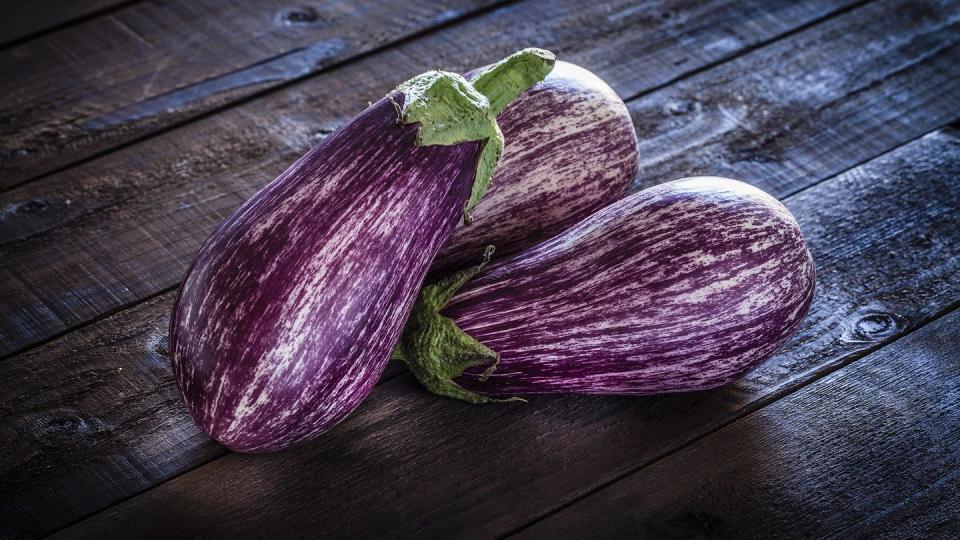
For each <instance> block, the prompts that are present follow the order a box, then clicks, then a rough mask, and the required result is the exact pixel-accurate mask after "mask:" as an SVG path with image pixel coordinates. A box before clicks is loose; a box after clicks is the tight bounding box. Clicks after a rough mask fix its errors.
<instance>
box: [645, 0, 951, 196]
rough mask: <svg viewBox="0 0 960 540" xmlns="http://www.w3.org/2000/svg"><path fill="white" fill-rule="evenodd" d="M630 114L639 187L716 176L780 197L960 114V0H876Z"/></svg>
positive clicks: (667, 91)
mask: <svg viewBox="0 0 960 540" xmlns="http://www.w3.org/2000/svg"><path fill="white" fill-rule="evenodd" d="M858 18H859V20H857V19H858ZM851 26H852V28H851ZM630 111H631V114H632V115H633V120H634V124H635V125H636V126H637V128H638V136H639V140H640V156H641V158H640V159H641V161H640V175H639V176H638V185H639V186H650V185H652V184H655V183H658V182H662V181H663V180H664V179H668V178H679V177H682V176H690V175H697V174H719V175H721V176H730V177H733V178H743V179H746V180H748V181H750V182H754V183H757V182H761V185H763V187H764V188H765V189H766V190H768V191H769V192H771V193H773V194H775V195H777V196H778V197H782V196H785V195H788V194H790V193H793V192H795V191H796V190H799V189H802V188H804V187H805V186H807V185H809V184H810V181H811V179H814V180H815V179H820V178H824V177H826V176H829V175H831V174H835V173H836V172H837V171H841V170H844V169H847V168H849V167H852V166H854V165H856V164H858V163H862V162H864V161H866V160H868V159H870V158H872V157H874V156H876V155H878V154H879V153H881V152H885V151H887V150H889V149H890V148H893V147H895V146H897V145H899V144H902V143H903V141H906V140H910V139H912V138H914V137H919V136H920V135H922V134H924V133H927V132H929V131H930V130H932V129H934V128H936V127H940V126H943V125H946V124H949V123H950V122H953V121H954V120H956V119H957V118H960V3H957V2H945V3H941V4H935V3H929V2H906V3H899V4H892V3H890V2H878V3H876V4H874V5H871V6H867V7H865V8H863V9H859V10H857V11H856V12H855V13H850V14H849V15H848V17H845V18H843V19H840V18H838V19H835V20H832V21H829V22H827V23H825V24H821V25H818V26H817V27H815V28H812V29H810V30H809V31H806V32H802V33H800V34H798V35H796V36H794V37H792V38H791V39H789V40H782V41H780V42H778V43H775V44H772V45H771V46H769V47H764V48H763V49H762V50H758V51H755V52H753V53H751V54H747V55H744V56H742V57H740V58H737V59H736V60H734V61H731V62H728V63H726V64H723V65H721V66H719V67H718V68H716V69H712V70H710V71H708V72H705V73H703V74H700V75H698V76H695V77H691V78H689V79H687V80H684V81H681V82H679V83H678V84H674V85H671V86H669V87H666V88H664V89H663V90H661V91H658V92H654V93H652V94H649V95H646V96H643V97H642V98H641V99H638V100H636V101H634V102H633V103H631V104H630Z"/></svg>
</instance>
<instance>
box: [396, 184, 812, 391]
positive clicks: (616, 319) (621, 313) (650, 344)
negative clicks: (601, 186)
mask: <svg viewBox="0 0 960 540" xmlns="http://www.w3.org/2000/svg"><path fill="white" fill-rule="evenodd" d="M813 289H814V266H813V260H812V258H811V256H810V253H809V251H808V250H807V247H806V244H805V243H804V240H803V236H802V234H801V232H800V228H799V226H798V225H797V223H796V221H795V220H794V218H793V216H792V215H791V214H790V212H789V211H788V210H787V209H786V208H785V207H784V206H783V205H782V204H780V202H778V201H777V200H776V199H774V198H773V197H771V196H769V195H767V194H766V193H764V192H762V191H761V190H759V189H756V188H754V187H751V186H749V185H747V184H744V183H742V182H737V181H735V180H729V179H724V178H690V179H683V180H677V181H674V182H669V183H666V184H662V185H660V186H657V187H654V188H650V189H647V190H644V191H641V192H639V193H636V194H634V195H632V196H630V197H627V198H625V199H622V200H620V201H618V202H616V203H614V204H612V205H610V206H608V207H606V208H604V209H603V210H601V211H599V212H597V213H595V214H593V215H592V216H590V217H588V218H587V219H585V220H583V221H581V222H580V223H578V224H577V225H575V226H574V227H572V228H570V229H569V230H567V231H566V232H564V233H563V234H560V235H559V236H556V237H554V238H552V239H550V240H547V241H546V242H543V243H541V244H539V245H537V246H535V247H533V248H531V249H529V250H526V251H523V252H521V253H518V254H516V255H515V256H513V257H511V258H508V259H505V260H503V261H500V262H496V263H493V264H490V265H489V266H488V267H486V268H482V266H481V267H477V268H474V269H467V270H462V271H459V272H456V273H454V274H452V275H450V276H448V277H446V278H443V279H441V280H440V281H438V282H437V283H435V284H433V285H430V286H427V287H425V288H424V290H423V291H422V292H421V294H420V296H419V298H418V300H417V303H416V305H415V307H414V310H413V313H412V314H411V318H410V322H409V323H408V325H407V328H406V329H405V331H404V334H403V337H402V338H401V341H400V345H399V347H398V349H397V351H396V353H395V355H396V357H397V358H399V359H401V360H403V361H405V362H406V363H407V364H408V365H409V366H410V368H411V371H412V372H413V373H414V375H416V376H417V378H418V379H419V380H420V381H421V382H422V383H423V384H424V386H426V387H427V388H428V389H430V390H431V391H433V392H435V393H438V394H441V395H446V396H450V397H456V398H460V399H464V400H467V401H471V402H475V403H479V402H484V401H490V400H491V399H492V398H494V397H504V396H513V395H523V394H543V393H559V392H572V393H583V394H654V393H663V392H681V391H690V390H702V389H707V388H713V387H716V386H719V385H722V384H725V383H727V382H729V381H731V380H733V379H735V378H737V377H739V376H741V375H742V374H743V373H744V372H746V371H747V370H749V369H750V368H752V367H754V366H756V365H757V364H758V363H759V362H762V361H763V360H764V359H766V358H768V357H769V356H770V355H771V354H772V353H773V351H774V350H775V349H776V348H777V347H778V346H779V345H781V344H782V343H783V342H784V341H785V340H786V339H787V338H789V337H790V335H791V334H793V332H794V331H795V330H796V328H797V326H798V325H799V324H800V322H801V321H802V319H803V317H804V316H805V314H806V312H807V309H808V308H809V306H810V302H811V300H812V298H813Z"/></svg>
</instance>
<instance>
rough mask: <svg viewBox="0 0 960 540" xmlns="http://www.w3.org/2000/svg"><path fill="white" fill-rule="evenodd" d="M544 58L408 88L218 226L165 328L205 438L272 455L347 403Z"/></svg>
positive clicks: (470, 202)
mask: <svg viewBox="0 0 960 540" xmlns="http://www.w3.org/2000/svg"><path fill="white" fill-rule="evenodd" d="M553 63H554V57H553V55H552V54H551V53H549V52H547V51H543V50H540V49H526V50H523V51H520V52H518V53H516V54H514V55H512V56H510V57H508V58H506V59H505V60H503V61H501V62H499V63H497V64H495V65H493V66H492V67H490V68H489V69H487V70H485V71H483V72H482V73H480V74H479V75H477V76H476V77H474V78H473V79H472V80H471V81H469V82H468V81H467V80H466V79H465V78H463V77H462V76H460V75H457V74H453V73H448V72H442V71H431V72H427V73H424V74H422V75H419V76H417V77H414V78H413V79H410V80H409V81H407V82H405V83H403V84H401V85H400V86H399V87H398V88H397V89H396V90H395V91H393V92H391V93H390V94H389V95H387V96H386V97H384V98H383V99H381V100H379V101H377V102H376V103H374V104H372V105H371V106H370V107H369V108H368V109H366V110H365V111H363V112H362V113H360V114H359V115H357V116H356V117H355V118H354V119H352V120H351V121H350V122H349V123H347V124H346V125H345V126H343V127H342V128H340V129H339V130H337V131H336V132H335V133H333V134H331V135H330V136H328V137H327V138H325V139H324V140H323V141H322V142H320V143H319V144H318V145H317V146H316V147H314V148H313V149H311V150H310V151H309V152H308V153H307V154H306V155H304V156H303V157H301V158H300V159H299V160H298V161H297V162H296V163H294V164H293V165H292V166H291V167H290V168H289V169H287V170H286V171H285V172H284V173H282V174H281V175H280V176H279V177H277V178H276V179H275V180H273V181H272V182H270V183H269V184H268V185H266V186H265V187H264V188H263V189H262V190H261V191H259V192H258V193H257V194H255V195H254V196H253V197H252V198H251V199H250V200H248V201H247V202H246V203H244V204H243V205H242V206H241V207H240V208H239V209H238V210H237V211H236V213H234V214H233V215H232V216H230V217H229V218H228V219H227V220H226V221H224V222H223V223H222V224H221V225H220V226H219V227H218V228H217V229H216V231H215V232H214V233H213V234H212V235H211V236H210V238H209V239H208V240H207V241H206V242H205V243H204V245H203V246H202V247H201V248H200V250H199V252H198V253H197V255H196V257H195V259H194V261H193V263H192V265H191V267H190V269H189V270H188V271H187V274H186V277H185V278H184V280H183V282H182V285H181V287H180V290H179V292H178V295H177V299H176V302H175V305H174V308H173V314H172V317H171V322H170V345H171V349H170V350H171V358H172V363H173V371H174V374H175V377H176V380H177V383H178V385H179V388H180V391H181V394H182V396H183V399H184V401H185V403H186V405H187V409H188V411H189V412H190V415H191V416H192V417H193V419H194V420H195V421H196V423H197V424H198V425H199V426H200V427H201V428H202V429H203V430H204V431H205V432H206V433H207V434H209V435H210V436H211V437H212V438H214V439H215V440H217V441H219V442H220V443H221V444H223V445H225V446H227V447H229V448H231V449H233V450H237V451H243V452H268V451H276V450H280V449H283V448H286V447H289V446H291V445H294V444H297V443H300V442H303V441H306V440H309V439H311V438H314V437H316V436H317V435H319V434H320V433H322V432H324V431H326V430H327V429H329V428H330V427H332V426H333V425H335V424H336V423H337V422H339V421H340V420H342V419H343V418H344V417H346V416H347V414H349V413H350V412H351V411H352V410H353V409H354V408H356V406H357V405H358V404H359V403H360V401H361V400H362V399H363V398H364V397H365V396H366V395H367V394H369V392H370V391H371V389H372V388H373V386H374V384H375V383H376V381H377V379H378V378H379V377H380V375H381V373H382V371H383V369H384V366H385V365H386V363H387V362H388V361H389V358H390V352H391V350H392V349H393V348H394V346H395V344H396V342H397V340H398V338H399V335H400V332H401V330H402V328H403V325H404V321H405V320H406V318H407V315H408V314H409V312H410V308H411V306H412V305H413V303H414V300H415V299H416V297H417V291H418V290H419V288H420V286H421V283H422V281H423V279H424V277H425V275H426V273H427V270H428V268H429V266H430V263H431V261H432V260H433V258H434V257H435V255H436V254H437V251H438V250H439V249H440V247H441V246H442V245H443V244H444V243H445V242H446V241H447V239H448V238H449V236H450V234H451V233H452V231H453V229H454V227H455V225H456V224H457V222H458V221H459V220H461V219H464V218H465V216H467V215H468V212H469V211H470V210H471V209H472V208H473V207H474V206H475V205H476V203H477V202H478V201H479V200H480V198H481V197H482V195H483V192H484V190H485V189H486V186H487V185H488V184H489V182H490V178H491V175H492V173H493V170H494V169H495V167H496V165H497V162H498V159H499V155H500V152H501V149H502V147H503V139H502V135H501V133H500V131H499V128H498V126H497V123H496V121H495V115H496V114H497V113H498V112H499V111H501V110H502V109H503V108H504V107H506V105H507V104H509V102H510V101H511V100H513V99H514V98H515V97H516V96H518V95H519V94H521V93H522V92H523V91H524V90H526V89H527V88H528V87H529V86H530V85H532V84H534V83H536V82H538V81H540V80H542V79H543V77H545V76H546V74H547V73H548V72H549V71H550V69H551V68H552V66H553Z"/></svg>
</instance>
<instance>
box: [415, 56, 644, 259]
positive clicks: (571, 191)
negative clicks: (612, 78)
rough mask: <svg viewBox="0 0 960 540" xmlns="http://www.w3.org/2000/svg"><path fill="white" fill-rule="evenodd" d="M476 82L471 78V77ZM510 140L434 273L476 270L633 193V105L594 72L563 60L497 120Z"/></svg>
mask: <svg viewBox="0 0 960 540" xmlns="http://www.w3.org/2000/svg"><path fill="white" fill-rule="evenodd" d="M467 78H468V79H469V78H470V74H467ZM497 124H499V125H500V129H501V131H502V132H503V137H504V139H505V140H506V146H505V147H504V151H503V156H501V158H500V165H499V166H498V167H497V172H496V173H495V174H494V176H493V181H492V182H491V183H490V187H489V188H488V189H487V193H486V195H484V198H483V199H482V200H481V201H480V203H479V204H478V205H477V206H476V208H474V209H473V210H471V212H470V217H471V218H472V224H471V225H464V224H460V225H459V226H458V227H457V228H456V229H455V230H454V232H453V235H452V236H451V237H450V240H448V241H447V243H446V244H444V246H443V247H442V248H441V249H440V253H439V254H437V258H436V259H435V260H434V262H433V267H432V268H431V273H440V274H442V273H444V272H447V271H450V270H457V269H459V268H463V267H466V266H469V265H473V264H476V263H477V261H479V259H480V255H481V254H482V253H483V250H484V248H485V247H486V246H488V245H494V246H496V254H497V256H503V255H507V254H510V253H514V252H516V251H519V250H521V249H524V248H527V247H530V246H533V245H535V244H537V243H539V242H540V241H542V240H545V239H547V238H550V237H551V236H554V235H556V234H558V233H560V232H562V231H563V230H565V229H567V228H568V227H570V226H571V225H573V224H575V223H577V222H578V221H580V220H581V219H583V218H585V217H587V216H589V215H590V214H592V213H593V212H596V211H597V210H599V209H601V208H603V207H604V206H606V205H607V204H609V203H611V202H613V201H615V200H617V199H619V198H621V197H622V196H623V195H625V194H626V192H627V188H629V186H630V183H631V182H632V181H633V179H634V177H635V176H636V173H637V165H638V163H639V158H638V155H637V135H636V132H635V131H634V129H633V122H632V121H631V119H630V113H629V112H628V111H627V107H626V105H624V103H623V100H621V99H620V98H619V97H618V96H617V94H616V92H614V91H613V89H612V88H610V87H609V86H608V85H607V84H606V83H605V82H603V81H602V80H601V79H600V78H599V77H597V76H596V75H594V74H593V73H591V72H590V71H588V70H586V69H584V68H582V67H579V66H577V65H574V64H570V63H568V62H560V61H558V62H557V63H556V65H555V66H554V68H553V71H551V72H550V74H549V75H547V78H546V79H544V81H543V82H540V83H537V84H536V85H534V86H533V87H531V88H530V89H529V90H527V91H526V92H524V93H523V94H522V95H521V96H520V97H519V98H517V99H516V100H514V101H513V102H512V103H511V104H510V106H509V107H507V108H506V109H504V111H503V112H502V113H500V114H499V115H498V116H497Z"/></svg>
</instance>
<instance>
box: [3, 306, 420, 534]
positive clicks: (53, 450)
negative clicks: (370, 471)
mask: <svg viewBox="0 0 960 540" xmlns="http://www.w3.org/2000/svg"><path fill="white" fill-rule="evenodd" d="M172 304H173V293H168V294H165V295H162V296H160V297H158V298H155V299H152V300H150V301H147V302H144V303H142V304H140V305H138V306H137V307H135V308H133V309H129V310H126V311H123V312H122V313H119V314H117V315H115V316H113V317H111V318H109V319H107V320H105V321H103V322H102V323H101V324H100V325H94V326H93V327H89V328H86V329H83V330H80V331H77V332H74V333H72V334H71V335H70V337H69V339H61V340H57V341H55V342H52V343H50V344H48V345H46V346H44V347H42V348H41V349H38V350H36V351H33V352H31V353H29V354H26V355H24V356H23V359H24V361H23V362H20V361H18V362H15V363H10V365H9V366H5V369H4V379H3V382H2V383H0V441H3V442H2V443H0V480H2V482H0V484H2V487H0V538H19V537H25V536H40V535H43V534H48V533H50V532H53V531H54V530H56V529H57V528H59V527H62V526H63V525H66V524H69V523H71V522H73V521H76V520H77V519H79V518H82V517H83V516H85V515H88V514H90V513H92V512H95V511H97V510H100V509H102V508H104V507H106V506H108V505H110V504H111V503H113V502H116V501H117V500H121V499H123V498H125V497H128V496H130V495H132V494H134V493H136V492H137V491H140V490H143V489H147V488H150V487H152V486H154V485H156V484H158V483H160V482H162V481H163V480H165V479H168V478H170V477H171V476H173V475H176V474H178V473H179V472H182V471H183V470H185V469H189V468H191V467H195V466H197V465H198V464H200V463H203V462H206V461H209V460H211V459H213V458H216V457H218V456H221V455H223V454H224V453H226V450H225V449H224V448H223V447H221V446H220V445H218V444H217V443H215V442H214V441H212V440H211V439H208V438H207V437H206V435H204V434H203V432H202V431H200V428H198V427H197V426H196V424H194V423H193V421H192V420H191V419H190V417H189V415H187V414H186V413H185V409H184V408H183V404H182V402H181V401H180V395H179V393H178V392H177V388H176V382H175V381H174V380H173V378H172V376H171V373H170V360H169V358H168V357H167V349H166V348H167V330H168V327H169V313H170V308H171V305H172ZM404 371H405V370H403V369H402V368H401V366H400V365H398V364H392V365H391V366H390V367H389V368H388V369H387V371H386V372H385V373H384V376H383V377H384V380H389V379H391V378H393V377H396V376H397V375H398V374H400V373H403V372H404ZM54 471H56V472H55V474H50V473H51V472H54Z"/></svg>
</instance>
